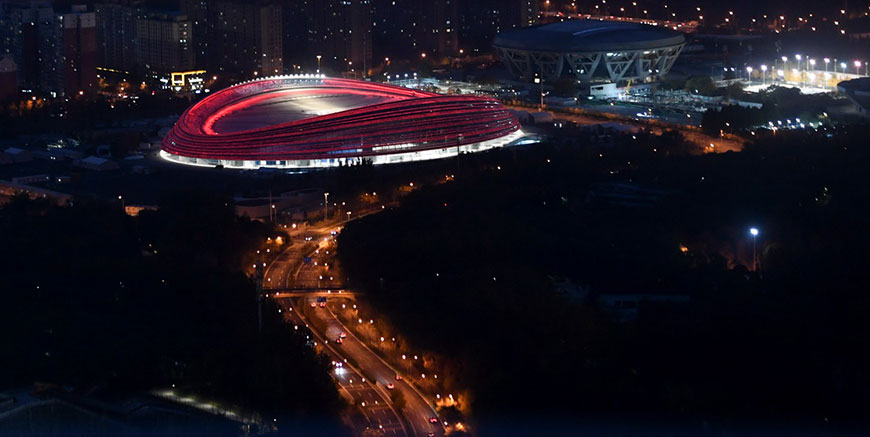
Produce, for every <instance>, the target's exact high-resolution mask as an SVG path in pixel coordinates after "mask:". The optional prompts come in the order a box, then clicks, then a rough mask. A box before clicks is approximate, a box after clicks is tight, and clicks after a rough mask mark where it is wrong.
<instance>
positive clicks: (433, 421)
mask: <svg viewBox="0 0 870 437" xmlns="http://www.w3.org/2000/svg"><path fill="white" fill-rule="evenodd" d="M429 423H438V418H437V417H435V416H432V417H430V418H429Z"/></svg>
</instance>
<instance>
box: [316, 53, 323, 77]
mask: <svg viewBox="0 0 870 437" xmlns="http://www.w3.org/2000/svg"><path fill="white" fill-rule="evenodd" d="M321 57H322V56H321V55H317V74H320V58H321Z"/></svg>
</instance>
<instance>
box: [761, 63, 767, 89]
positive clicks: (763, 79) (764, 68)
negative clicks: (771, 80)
mask: <svg viewBox="0 0 870 437" xmlns="http://www.w3.org/2000/svg"><path fill="white" fill-rule="evenodd" d="M766 79H767V65H764V64H761V86H764V85H765V83H766Z"/></svg>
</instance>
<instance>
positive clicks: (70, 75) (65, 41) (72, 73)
mask: <svg viewBox="0 0 870 437" xmlns="http://www.w3.org/2000/svg"><path fill="white" fill-rule="evenodd" d="M57 18H58V20H59V21H58V23H57V26H58V27H59V29H58V31H59V32H60V35H59V38H58V39H57V45H58V49H59V51H58V55H57V56H58V60H59V61H60V66H59V67H58V71H57V73H58V78H57V84H58V85H59V86H58V87H57V88H58V89H57V90H58V91H60V92H62V93H64V94H70V93H72V92H75V91H78V92H79V93H84V92H88V91H90V90H92V89H93V88H94V85H95V84H96V81H97V20H96V15H95V14H94V13H93V12H88V11H87V8H86V7H85V6H73V7H72V11H71V12H69V13H66V14H60V15H58V16H57ZM56 38H57V37H56Z"/></svg>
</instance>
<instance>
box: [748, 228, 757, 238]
mask: <svg viewBox="0 0 870 437" xmlns="http://www.w3.org/2000/svg"><path fill="white" fill-rule="evenodd" d="M749 235H752V236H753V237H757V236H758V228H749Z"/></svg>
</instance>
